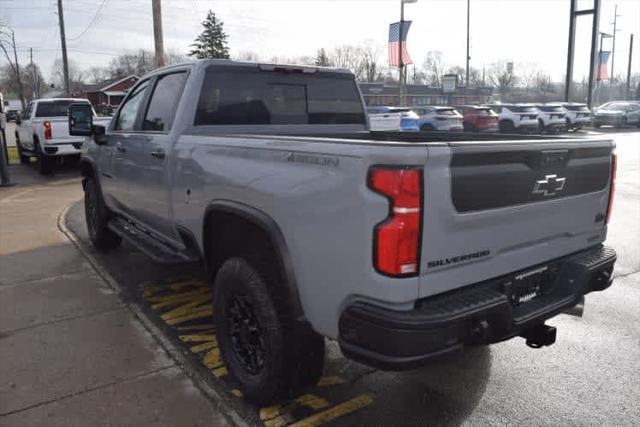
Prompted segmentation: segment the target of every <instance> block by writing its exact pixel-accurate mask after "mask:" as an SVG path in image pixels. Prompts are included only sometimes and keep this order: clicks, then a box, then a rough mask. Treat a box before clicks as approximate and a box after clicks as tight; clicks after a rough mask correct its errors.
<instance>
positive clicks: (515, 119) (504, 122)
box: [487, 104, 538, 133]
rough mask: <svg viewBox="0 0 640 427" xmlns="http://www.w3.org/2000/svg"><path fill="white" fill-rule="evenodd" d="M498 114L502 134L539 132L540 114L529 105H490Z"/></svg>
mask: <svg viewBox="0 0 640 427" xmlns="http://www.w3.org/2000/svg"><path fill="white" fill-rule="evenodd" d="M487 107H490V108H491V109H492V110H493V111H495V112H496V113H498V127H499V128H500V132H507V133H508V132H531V131H537V130H538V112H537V111H536V109H535V108H534V107H533V106H531V105H528V104H488V105H487Z"/></svg>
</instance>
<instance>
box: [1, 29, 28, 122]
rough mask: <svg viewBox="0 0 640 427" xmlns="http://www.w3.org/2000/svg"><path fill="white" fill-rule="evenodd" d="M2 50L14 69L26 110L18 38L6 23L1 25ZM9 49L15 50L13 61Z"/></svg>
mask: <svg viewBox="0 0 640 427" xmlns="http://www.w3.org/2000/svg"><path fill="white" fill-rule="evenodd" d="M0 50H2V52H3V53H4V56H5V58H7V62H8V63H9V66H10V67H11V70H12V71H13V76H14V78H15V81H16V86H17V89H18V96H19V97H20V103H21V104H22V109H23V110H24V108H25V106H26V102H25V99H24V87H23V85H22V79H21V78H20V63H19V62H18V54H17V53H16V38H15V34H14V32H13V30H12V29H11V28H9V27H6V26H4V25H0ZM8 50H13V61H12V60H11V56H10V55H9V52H8Z"/></svg>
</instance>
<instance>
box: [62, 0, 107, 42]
mask: <svg viewBox="0 0 640 427" xmlns="http://www.w3.org/2000/svg"><path fill="white" fill-rule="evenodd" d="M107 1H109V0H102V4H100V7H99V8H98V10H97V11H96V14H95V15H93V19H91V22H89V25H87V28H85V29H84V30H83V31H82V32H81V33H80V34H78V35H77V36H76V37H73V38H70V39H68V40H70V41H73V40H78V39H79V38H80V37H82V36H84V34H85V33H86V32H87V31H89V29H90V28H91V26H92V25H93V24H94V23H95V22H96V19H98V15H99V14H100V11H101V10H102V8H103V7H104V5H105V4H107Z"/></svg>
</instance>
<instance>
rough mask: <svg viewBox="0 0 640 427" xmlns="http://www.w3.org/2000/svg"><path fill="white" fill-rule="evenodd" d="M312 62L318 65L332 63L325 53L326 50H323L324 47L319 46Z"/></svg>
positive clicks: (322, 65) (326, 65)
mask: <svg viewBox="0 0 640 427" xmlns="http://www.w3.org/2000/svg"><path fill="white" fill-rule="evenodd" d="M314 64H315V65H317V66H318V67H330V66H331V65H332V64H331V61H330V60H329V56H328V55H327V52H326V51H325V50H324V48H320V49H318V51H317V52H316V58H315V61H314Z"/></svg>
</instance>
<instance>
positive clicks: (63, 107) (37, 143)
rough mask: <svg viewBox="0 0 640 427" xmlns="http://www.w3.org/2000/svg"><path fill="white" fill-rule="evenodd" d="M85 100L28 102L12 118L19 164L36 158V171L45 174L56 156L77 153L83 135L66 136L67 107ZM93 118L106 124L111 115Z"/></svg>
mask: <svg viewBox="0 0 640 427" xmlns="http://www.w3.org/2000/svg"><path fill="white" fill-rule="evenodd" d="M77 103H85V104H89V101H87V100H86V99H82V98H79V99H75V98H54V99H35V100H33V101H31V102H30V103H29V104H28V105H27V108H25V110H24V111H23V113H22V115H21V116H20V117H18V119H17V120H16V125H17V126H16V134H15V136H16V146H17V148H18V154H19V156H20V163H29V162H30V161H31V157H32V156H35V157H37V159H38V170H39V171H40V173H41V174H43V175H47V174H49V173H51V172H52V171H53V167H54V165H55V163H56V161H55V160H56V157H59V156H69V155H75V156H78V157H79V156H80V151H81V149H82V144H84V141H85V138H84V137H77V136H71V135H69V126H68V124H67V121H68V119H67V117H68V111H67V110H68V108H69V105H71V104H77ZM93 115H94V121H97V122H98V123H100V124H103V125H107V124H108V123H109V122H110V121H111V118H110V117H107V118H104V119H102V118H100V119H99V118H97V116H96V114H95V111H94V112H93Z"/></svg>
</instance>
